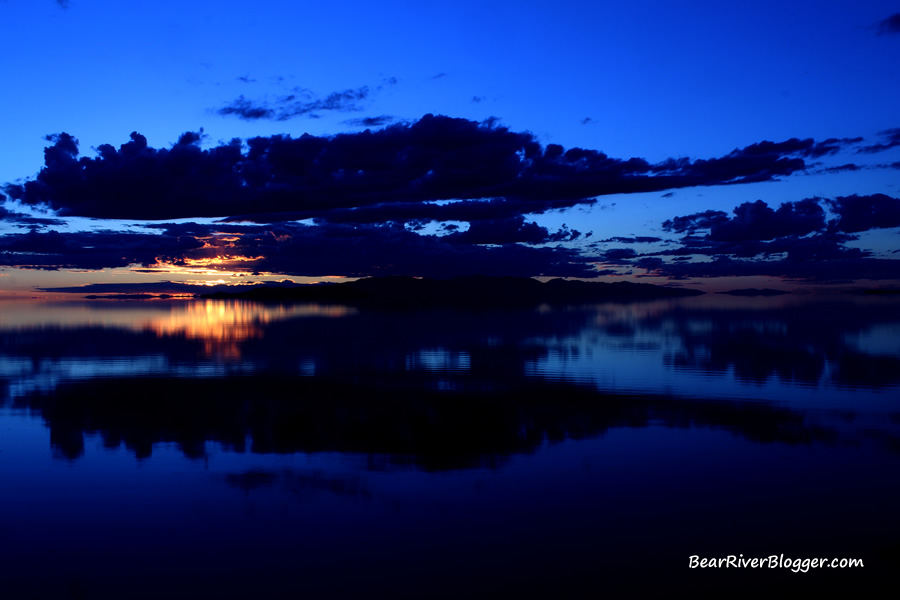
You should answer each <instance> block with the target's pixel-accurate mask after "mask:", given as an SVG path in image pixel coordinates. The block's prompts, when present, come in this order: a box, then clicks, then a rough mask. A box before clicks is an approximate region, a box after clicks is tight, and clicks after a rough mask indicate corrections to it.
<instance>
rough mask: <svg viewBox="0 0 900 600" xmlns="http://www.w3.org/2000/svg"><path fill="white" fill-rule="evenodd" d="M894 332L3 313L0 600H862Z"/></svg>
mask: <svg viewBox="0 0 900 600" xmlns="http://www.w3.org/2000/svg"><path fill="white" fill-rule="evenodd" d="M898 308H900V303H898V301H897V300H896V299H891V298H847V299H830V300H809V299H796V298H790V297H780V298H725V297H699V298H686V299H678V300H657V301H652V302H641V303H629V304H592V305H583V306H577V307H567V308H563V307H553V308H551V307H549V306H544V307H542V308H539V309H536V310H531V309H527V310H526V309H521V310H518V309H517V310H506V311H500V310H468V311H453V310H446V309H445V310H438V309H429V310H414V311H410V310H403V311H401V310H390V309H388V308H385V307H379V308H377V309H375V308H370V309H362V308H358V309H357V308H349V307H345V306H338V305H317V304H287V305H263V304H256V303H251V302H243V301H234V300H231V301H228V300H196V301H185V302H162V301H147V302H134V303H128V302H117V301H106V302H104V301H94V302H88V303H80V302H73V303H67V304H47V303H22V302H10V303H4V304H2V305H0V311H2V312H0V398H2V407H0V597H3V598H162V597H169V598H181V597H196V598H206V597H210V598H226V597H227V598H251V597H254V598H256V597H262V598H299V597H303V598H320V597H400V598H407V597H408V598H434V597H443V598H461V597H489V596H500V597H538V598H560V597H562V598H568V597H598V596H601V595H604V594H609V593H611V592H612V593H616V594H623V593H625V594H627V593H629V592H631V593H634V594H639V593H644V592H648V591H649V592H669V593H670V592H672V591H674V590H678V589H687V590H689V591H690V593H693V594H699V595H705V594H706V593H709V594H716V595H719V596H723V595H726V596H727V595H732V594H733V593H734V592H735V591H736V590H740V589H746V588H759V589H760V590H761V591H763V590H765V591H767V592H768V593H774V594H778V593H779V592H781V591H783V590H786V589H789V588H790V589H792V590H796V591H801V592H802V591H807V592H819V591H822V590H834V589H839V588H846V591H848V592H864V591H866V590H867V589H868V588H869V586H874V585H875V584H876V583H878V582H880V581H881V580H883V579H884V578H885V577H888V576H896V573H897V572H898V567H900V518H898V508H897V507H898V506H900V503H898V500H900V483H898V477H897V474H898V473H900V468H898V467H900V311H898V310H897V309H898ZM740 554H743V556H744V557H745V558H753V557H760V558H762V557H769V556H771V555H779V556H780V555H782V554H783V555H784V556H785V558H790V559H796V558H800V559H804V558H817V557H821V558H825V557H827V558H829V559H831V558H861V559H862V560H863V563H864V567H862V568H856V569H811V570H809V572H806V573H803V572H799V573H794V572H792V571H791V569H790V568H784V567H782V568H776V569H769V568H763V569H759V568H757V569H755V570H754V569H752V568H741V569H735V568H731V569H724V568H723V569H716V570H712V569H690V568H689V560H690V557H691V556H692V555H697V556H699V557H701V558H720V557H727V556H728V555H740Z"/></svg>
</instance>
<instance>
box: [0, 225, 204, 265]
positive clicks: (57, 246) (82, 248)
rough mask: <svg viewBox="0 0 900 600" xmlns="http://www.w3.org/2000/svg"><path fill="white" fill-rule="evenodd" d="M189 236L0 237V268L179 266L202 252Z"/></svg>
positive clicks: (91, 234)
mask: <svg viewBox="0 0 900 600" xmlns="http://www.w3.org/2000/svg"><path fill="white" fill-rule="evenodd" d="M203 246H204V244H203V242H202V241H200V240H198V239H196V238H194V237H189V236H183V237H182V236H168V235H155V234H141V233H128V232H122V231H92V232H77V233H60V232H58V231H55V230H51V231H47V232H43V233H42V232H37V231H30V232H28V233H16V234H7V235H3V236H0V265H4V266H15V267H24V268H31V269H46V270H57V269H61V268H77V269H104V268H110V267H124V266H128V265H131V264H143V265H151V264H155V263H156V262H157V261H158V260H159V261H171V262H175V263H182V262H183V259H184V256H185V255H186V254H188V253H191V252H196V251H198V250H200V249H201V248H203Z"/></svg>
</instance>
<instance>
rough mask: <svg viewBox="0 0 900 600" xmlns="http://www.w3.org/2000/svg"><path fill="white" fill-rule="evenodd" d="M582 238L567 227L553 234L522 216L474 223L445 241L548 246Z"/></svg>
mask: <svg viewBox="0 0 900 600" xmlns="http://www.w3.org/2000/svg"><path fill="white" fill-rule="evenodd" d="M580 236H581V232H579V231H577V230H569V229H568V227H566V226H565V225H563V227H562V229H560V230H559V231H557V232H556V233H552V234H551V233H550V232H549V231H548V230H547V228H546V227H541V226H540V225H538V224H537V223H526V222H525V217H523V216H521V215H520V216H517V217H510V218H508V219H499V220H493V221H489V220H481V221H473V222H472V223H471V225H470V226H469V229H468V230H466V231H462V232H456V233H451V234H449V235H447V236H445V237H444V238H443V239H444V240H446V241H447V242H450V243H453V244H512V243H522V244H546V243H550V242H571V241H574V240H576V239H577V238H579V237H580Z"/></svg>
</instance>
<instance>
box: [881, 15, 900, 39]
mask: <svg viewBox="0 0 900 600" xmlns="http://www.w3.org/2000/svg"><path fill="white" fill-rule="evenodd" d="M897 33H900V13H897V14H893V15H891V16H889V17H888V18H887V19H884V20H883V21H881V22H880V23H878V35H890V34H897Z"/></svg>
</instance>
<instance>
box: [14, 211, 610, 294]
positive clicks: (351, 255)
mask: <svg viewBox="0 0 900 600" xmlns="http://www.w3.org/2000/svg"><path fill="white" fill-rule="evenodd" d="M516 225H518V227H516ZM149 227H151V228H152V229H156V230H159V233H151V234H147V233H133V232H113V231H100V232H80V233H60V232H57V231H50V232H47V233H37V232H30V233H27V234H7V235H4V236H0V265H6V266H18V267H24V268H34V269H48V270H55V269H59V268H81V269H102V268H110V267H122V266H128V265H132V264H141V265H144V266H147V267H150V266H154V265H158V264H159V263H166V264H172V265H175V266H183V265H190V264H192V263H191V261H196V260H201V259H208V258H219V259H224V260H225V263H224V264H221V265H220V267H221V268H223V269H226V270H232V271H233V270H243V271H245V272H247V273H252V272H276V273H283V274H285V275H298V276H324V275H346V276H351V277H366V276H374V275H415V276H431V277H452V276H457V275H471V274H479V273H480V274H484V275H516V276H522V277H529V276H537V275H547V276H559V277H589V276H592V275H593V274H594V269H593V266H592V265H591V263H590V261H589V259H587V258H585V257H582V256H581V255H580V254H579V253H578V252H577V251H576V250H572V249H568V248H562V247H543V248H534V247H530V246H526V245H523V244H522V243H518V242H525V243H548V242H561V241H570V240H572V239H575V238H577V237H578V236H579V235H580V234H579V232H577V231H572V230H569V229H568V228H566V227H563V229H561V230H559V231H557V232H556V233H550V232H548V231H547V230H546V229H545V228H543V227H538V226H536V225H535V224H533V223H532V224H527V223H526V224H523V223H513V224H512V225H510V224H508V223H496V222H487V223H486V224H485V225H484V226H481V227H476V232H475V233H473V234H470V235H471V236H472V237H470V238H469V239H465V238H459V237H457V238H453V236H452V235H445V236H435V235H420V234H418V233H415V232H413V231H409V230H407V229H405V228H404V227H402V226H394V225H365V226H361V225H337V224H325V225H303V224H299V223H283V224H279V225H275V226H261V225H254V226H239V225H228V224H215V225H210V224H199V223H177V224H176V223H160V224H155V225H150V226H149ZM476 235H477V236H480V238H479V239H475V237H474V236H476ZM484 240H489V242H487V243H489V244H491V245H490V246H487V245H479V244H480V243H481V242H482V241H484ZM157 291H159V290H157ZM168 293H173V292H172V291H171V290H170V291H169V292H168Z"/></svg>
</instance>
